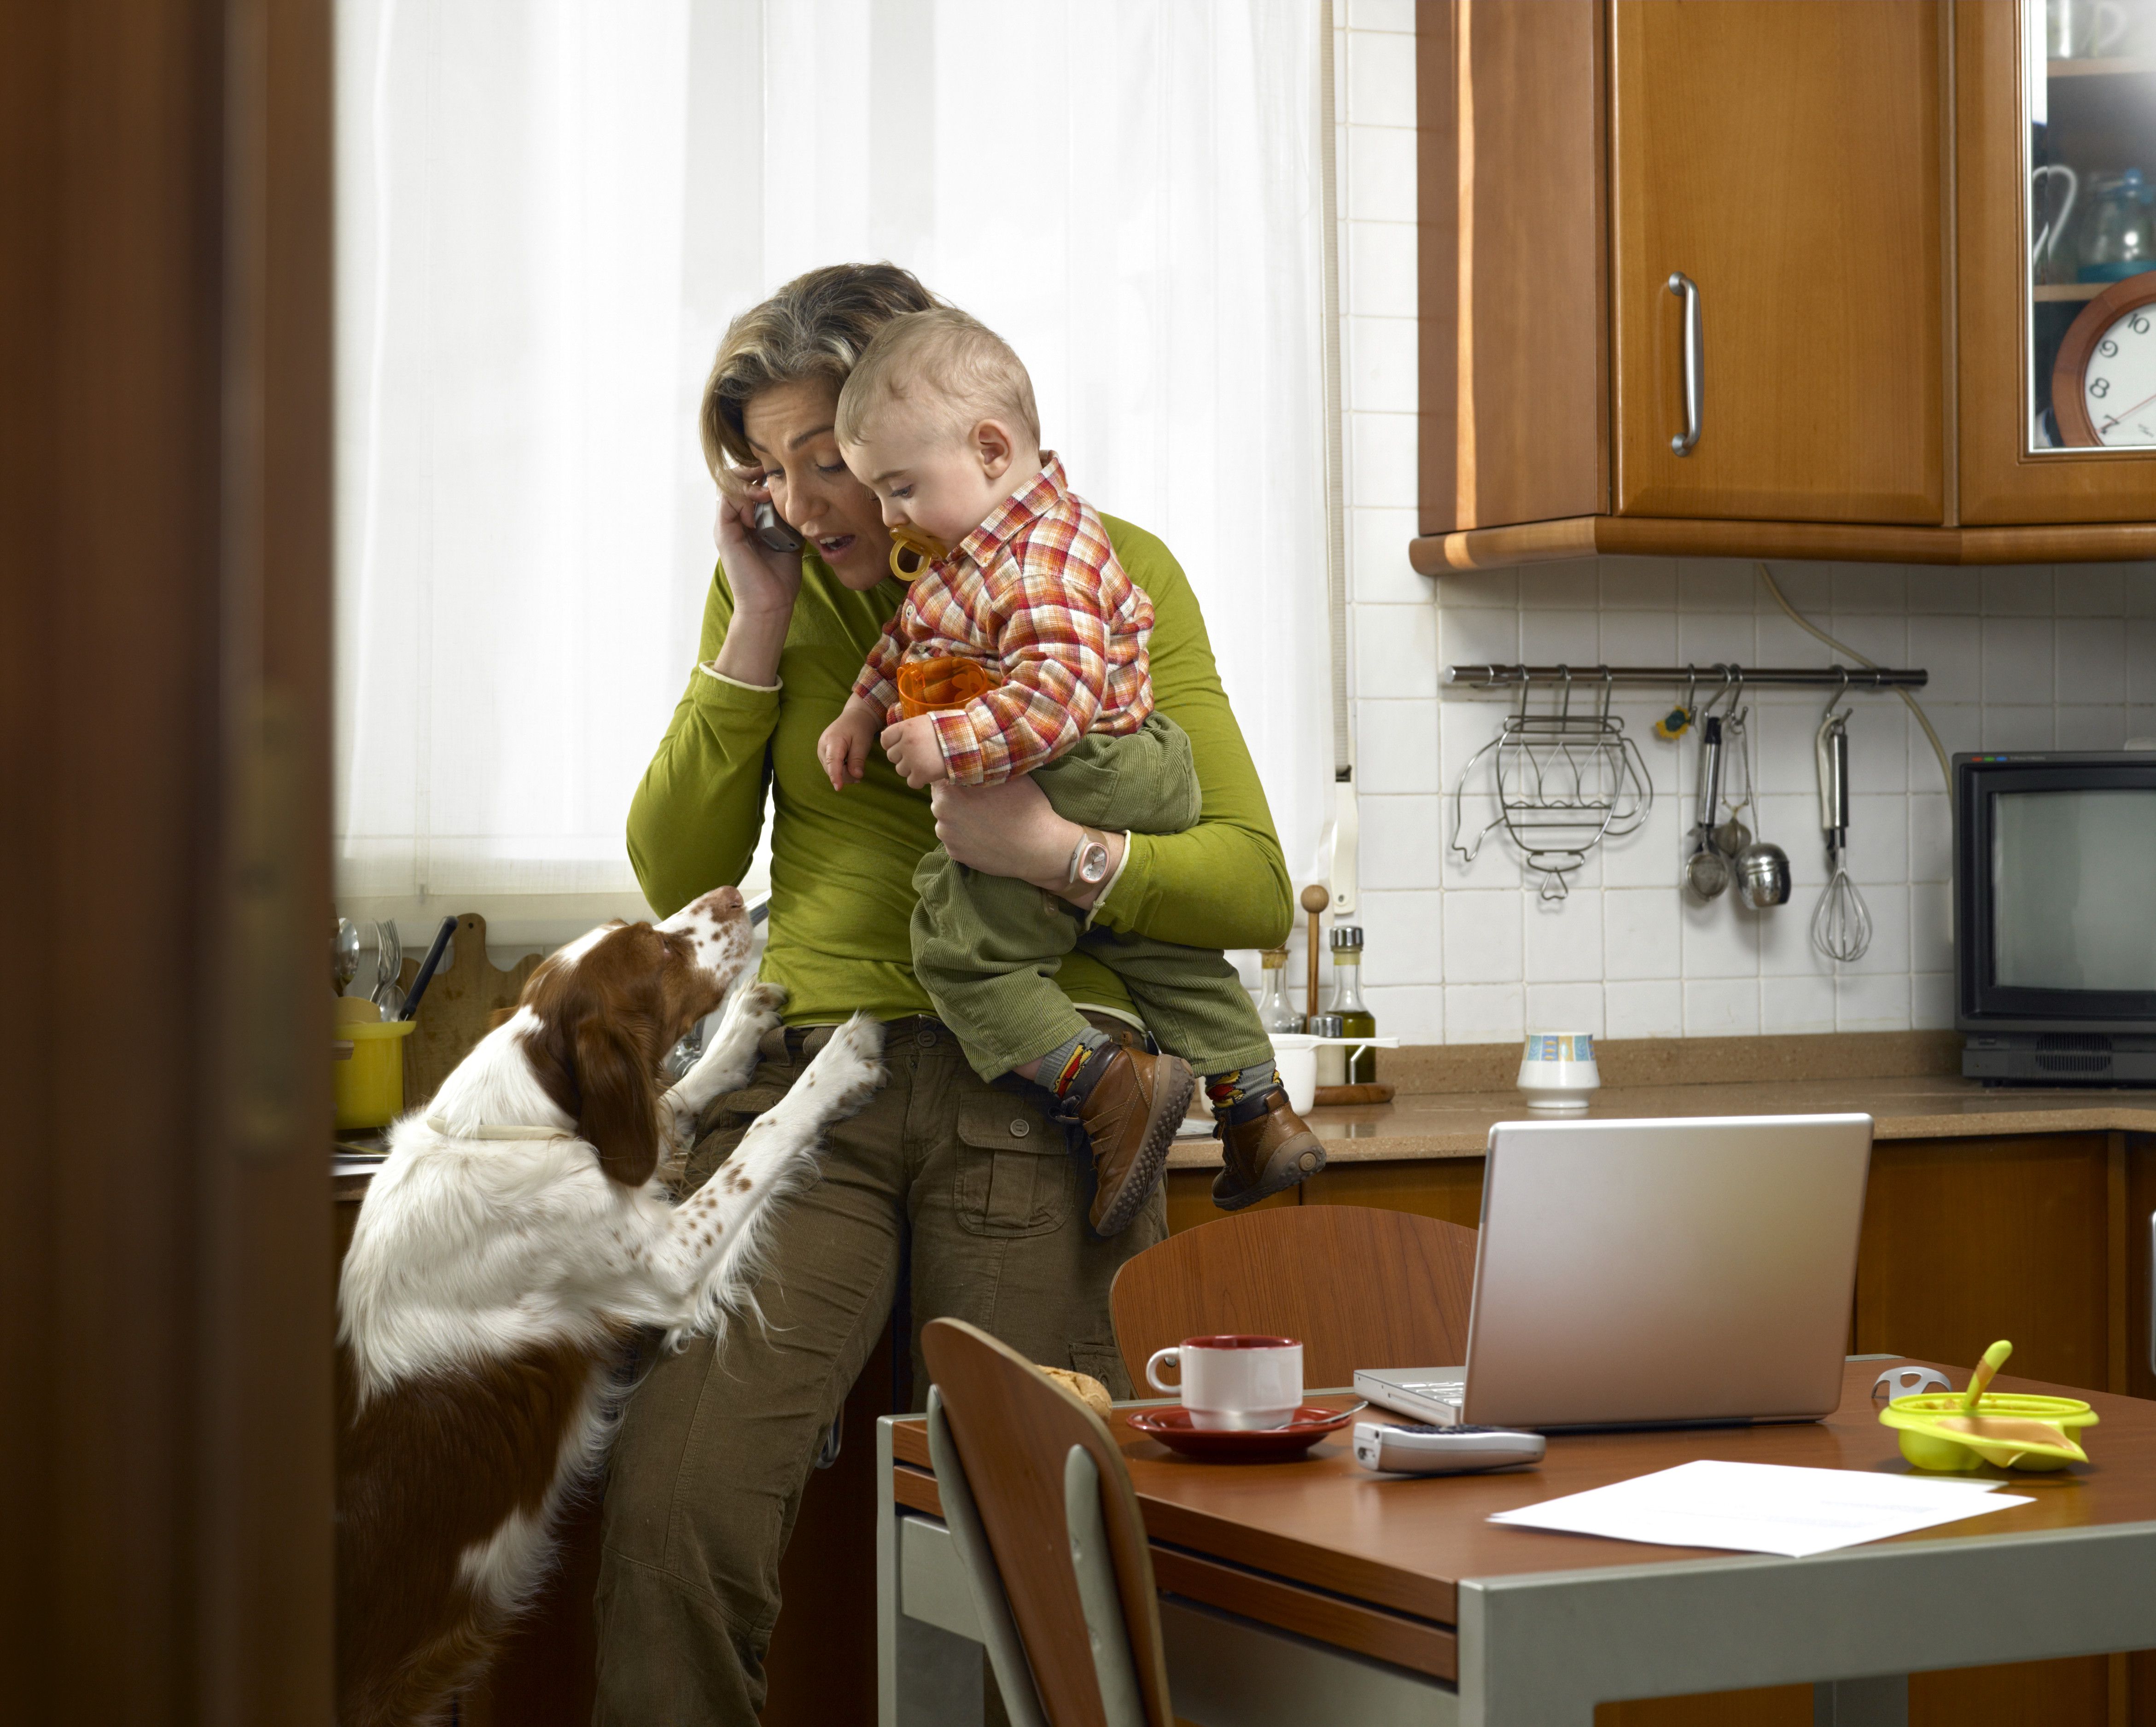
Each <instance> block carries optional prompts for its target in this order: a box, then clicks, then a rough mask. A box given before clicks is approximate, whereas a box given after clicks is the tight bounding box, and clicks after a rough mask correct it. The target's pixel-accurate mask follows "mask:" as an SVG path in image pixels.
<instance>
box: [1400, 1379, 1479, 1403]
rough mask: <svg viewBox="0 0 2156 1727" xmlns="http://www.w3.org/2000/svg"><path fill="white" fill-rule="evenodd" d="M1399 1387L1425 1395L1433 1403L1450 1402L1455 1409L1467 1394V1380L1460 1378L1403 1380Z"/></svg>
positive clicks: (1418, 1394)
mask: <svg viewBox="0 0 2156 1727" xmlns="http://www.w3.org/2000/svg"><path fill="white" fill-rule="evenodd" d="M1400 1389H1401V1390H1402V1391H1413V1392H1414V1394H1415V1395H1416V1396H1419V1397H1427V1398H1429V1399H1430V1402H1433V1403H1450V1404H1451V1405H1452V1406H1453V1407H1455V1409H1456V1408H1458V1407H1460V1401H1461V1399H1463V1398H1464V1397H1465V1396H1466V1395H1467V1382H1466V1381H1465V1380H1460V1379H1431V1380H1421V1381H1412V1382H1410V1381H1402V1382H1401V1386H1400Z"/></svg>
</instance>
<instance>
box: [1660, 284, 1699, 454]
mask: <svg viewBox="0 0 2156 1727" xmlns="http://www.w3.org/2000/svg"><path fill="white" fill-rule="evenodd" d="M1669 287H1670V292H1671V293H1672V294H1674V295H1677V296H1678V297H1679V298H1680V299H1681V300H1683V301H1684V320H1685V326H1684V402H1685V428H1684V430H1683V431H1682V432H1681V433H1678V434H1677V435H1676V437H1674V438H1671V440H1670V448H1671V449H1672V450H1674V451H1675V452H1676V454H1678V455H1681V456H1688V455H1690V454H1691V447H1692V446H1693V445H1694V444H1696V443H1698V442H1699V431H1700V426H1701V423H1702V421H1704V420H1705V418H1707V331H1706V325H1704V323H1703V322H1702V320H1701V317H1700V310H1699V284H1698V283H1697V282H1695V281H1693V280H1692V279H1691V277H1690V276H1688V275H1686V274H1685V273H1684V272H1683V271H1682V270H1671V272H1670V283H1669Z"/></svg>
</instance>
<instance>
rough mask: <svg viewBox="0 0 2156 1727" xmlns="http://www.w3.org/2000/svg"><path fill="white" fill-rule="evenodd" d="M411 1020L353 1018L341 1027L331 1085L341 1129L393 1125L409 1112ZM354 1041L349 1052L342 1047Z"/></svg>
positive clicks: (415, 1025)
mask: <svg viewBox="0 0 2156 1727" xmlns="http://www.w3.org/2000/svg"><path fill="white" fill-rule="evenodd" d="M418 1029H419V1026H418V1021H416V1020H410V1019H391V1020H363V1019H362V1020H348V1021H346V1022H344V1023H343V1024H341V1025H340V1026H338V1027H337V1028H336V1044H335V1045H333V1046H332V1053H334V1054H335V1055H336V1060H335V1061H333V1062H331V1064H330V1073H331V1084H330V1089H331V1093H332V1094H334V1095H335V1097H336V1125H338V1126H339V1127H341V1128H355V1127H387V1126H388V1125H389V1124H390V1123H391V1122H393V1121H394V1120H396V1119H397V1118H398V1116H399V1115H403V1113H404V1040H405V1039H406V1038H408V1037H410V1036H411V1035H412V1033H414V1032H416V1031H418ZM347 1043H348V1044H350V1045H351V1046H352V1053H351V1054H350V1055H348V1056H347V1055H346V1054H345V1053H343V1050H342V1048H341V1047H338V1046H341V1045H344V1044H347Z"/></svg>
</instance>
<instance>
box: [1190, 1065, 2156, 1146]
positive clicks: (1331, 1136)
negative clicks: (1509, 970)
mask: <svg viewBox="0 0 2156 1727" xmlns="http://www.w3.org/2000/svg"><path fill="white" fill-rule="evenodd" d="M1851 1110H1861V1111H1863V1112H1864V1113H1865V1114H1866V1115H1870V1116H1871V1118H1872V1119H1873V1120H1874V1121H1876V1123H1877V1124H1878V1125H1877V1127H1876V1130H1875V1137H1876V1138H1878V1139H1881V1140H1937V1139H1966V1138H1969V1137H1971V1136H1973V1135H1992V1134H2056V1133H2107V1132H2112V1131H2123V1132H2128V1133H2156V1091H2131V1090H2123V1089H2116V1090H2115V1089H2098V1088H2095V1087H2087V1088H2083V1087H2066V1086H2060V1087H2048V1086H2047V1087H2025V1088H2006V1087H2000V1088H1997V1089H1994V1088H1992V1087H1989V1086H1985V1085H1983V1084H1979V1083H1978V1082H1977V1081H1975V1080H1973V1079H1956V1078H1953V1077H1951V1076H1948V1075H1944V1074H1911V1075H1908V1076H1907V1077H1905V1078H1901V1079H1771V1080H1752V1081H1740V1082H1735V1083H1730V1084H1712V1085H1699V1084H1694V1085H1631V1086H1623V1085H1613V1086H1605V1087H1604V1089H1602V1090H1600V1091H1599V1092H1597V1093H1596V1094H1595V1096H1594V1102H1593V1103H1592V1104H1589V1106H1588V1109H1587V1112H1586V1115H1585V1116H1584V1117H1582V1116H1579V1115H1571V1116H1564V1115H1554V1114H1542V1115H1537V1114H1534V1113H1532V1112H1530V1111H1529V1110H1528V1109H1527V1107H1526V1105H1525V1104H1524V1103H1523V1102H1522V1098H1521V1095H1520V1094H1519V1093H1518V1092H1517V1091H1512V1090H1506V1091H1483V1092H1433V1093H1409V1094H1405V1095H1403V1096H1401V1097H1399V1098H1397V1099H1394V1101H1393V1102H1391V1103H1389V1104H1373V1105H1370V1106H1367V1107H1364V1108H1361V1109H1315V1110H1312V1112H1311V1115H1310V1125H1311V1126H1312V1128H1313V1129H1314V1130H1316V1132H1317V1136H1318V1137H1319V1138H1320V1139H1321V1140H1324V1141H1325V1154H1326V1156H1327V1160H1328V1161H1331V1162H1333V1163H1336V1164H1337V1163H1364V1162H1368V1163H1382V1162H1388V1161H1396V1160H1399V1161H1404V1160H1409V1159H1414V1158H1433V1157H1480V1156H1481V1155H1482V1153H1483V1150H1484V1149H1485V1147H1486V1145H1487V1144H1488V1142H1489V1137H1490V1130H1491V1127H1492V1126H1493V1125H1495V1124H1496V1123H1497V1122H1500V1121H1532V1120H1543V1121H1562V1120H1575V1121H1576V1120H1594V1119H1596V1118H1597V1117H1600V1118H1603V1119H1606V1120H1607V1119H1617V1120H1621V1119H1623V1118H1625V1117H1634V1116H1655V1115H1830V1114H1835V1113H1837V1112H1842V1111H1851ZM1219 1161H1220V1159H1219V1151H1218V1150H1217V1149H1216V1148H1215V1146H1214V1142H1213V1141H1212V1140H1210V1139H1192V1140H1182V1141H1180V1142H1178V1144H1177V1145H1176V1147H1175V1149H1174V1150H1173V1151H1172V1152H1171V1153H1169V1155H1168V1167H1169V1168H1170V1169H1172V1170H1173V1169H1213V1168H1217V1167H1218V1166H1219Z"/></svg>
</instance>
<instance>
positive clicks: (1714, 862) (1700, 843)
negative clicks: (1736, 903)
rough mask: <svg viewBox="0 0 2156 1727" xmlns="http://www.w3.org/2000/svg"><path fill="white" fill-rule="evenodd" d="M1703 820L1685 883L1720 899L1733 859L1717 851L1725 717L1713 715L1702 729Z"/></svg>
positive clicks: (1703, 894)
mask: <svg viewBox="0 0 2156 1727" xmlns="http://www.w3.org/2000/svg"><path fill="white" fill-rule="evenodd" d="M1700 740H1701V741H1700V753H1699V819H1698V820H1697V822H1695V823H1693V824H1692V833H1693V843H1692V853H1691V857H1690V858H1687V859H1686V862H1685V884H1686V886H1687V887H1689V888H1690V889H1691V890H1692V892H1693V893H1695V894H1698V895H1699V897H1700V898H1701V899H1716V898H1717V897H1719V896H1720V894H1722V890H1723V889H1725V888H1727V886H1728V885H1729V860H1728V859H1727V858H1725V857H1723V856H1722V853H1720V852H1719V851H1717V850H1716V849H1715V843H1714V816H1715V812H1716V810H1717V808H1719V807H1720V806H1721V803H1722V717H1721V715H1718V714H1710V715H1707V721H1706V723H1705V724H1704V725H1702V727H1701V728H1700Z"/></svg>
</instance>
